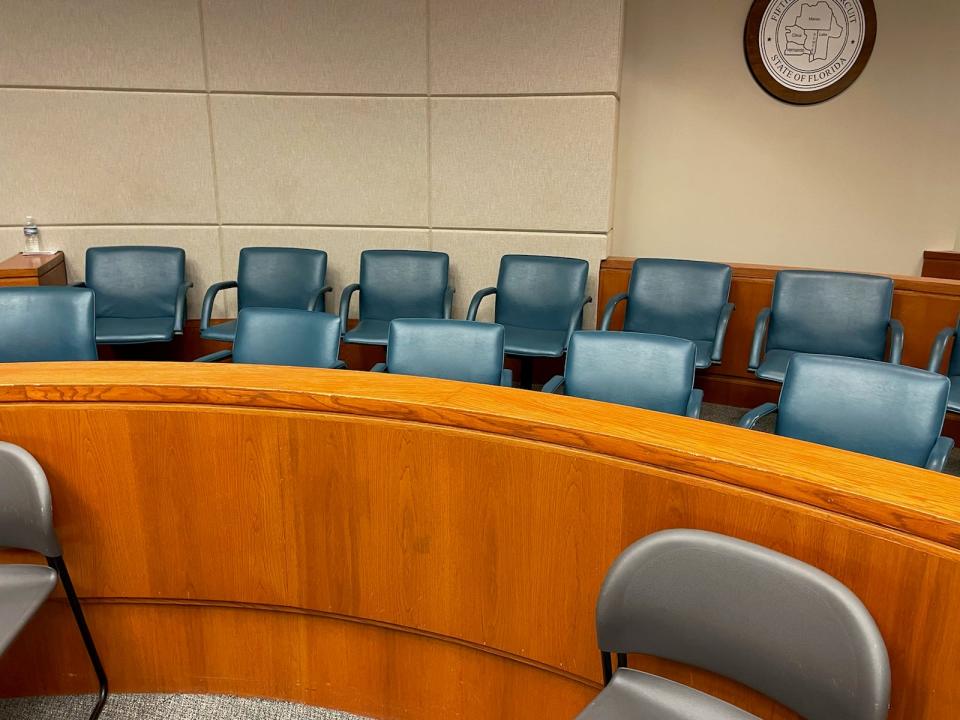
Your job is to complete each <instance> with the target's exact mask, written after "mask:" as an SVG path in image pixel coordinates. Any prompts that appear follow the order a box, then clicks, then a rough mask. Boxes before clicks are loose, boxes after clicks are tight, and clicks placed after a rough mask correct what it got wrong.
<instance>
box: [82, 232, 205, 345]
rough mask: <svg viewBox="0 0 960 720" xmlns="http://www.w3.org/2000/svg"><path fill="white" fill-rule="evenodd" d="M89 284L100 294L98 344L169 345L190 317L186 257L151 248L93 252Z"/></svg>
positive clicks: (168, 249)
mask: <svg viewBox="0 0 960 720" xmlns="http://www.w3.org/2000/svg"><path fill="white" fill-rule="evenodd" d="M86 262H87V272H86V282H85V283H78V284H79V285H80V286H84V285H85V286H86V287H89V288H91V289H92V290H93V291H94V293H96V311H97V342H98V343H105V344H111V345H115V344H136V343H149V342H170V341H171V340H172V339H173V336H174V335H182V334H183V324H184V321H185V319H186V315H187V290H188V289H189V288H191V287H193V283H191V282H188V281H187V280H186V279H185V267H186V253H184V251H183V250H182V249H181V248H175V247H153V246H146V245H144V246H140V245H137V246H117V247H92V248H87V253H86Z"/></svg>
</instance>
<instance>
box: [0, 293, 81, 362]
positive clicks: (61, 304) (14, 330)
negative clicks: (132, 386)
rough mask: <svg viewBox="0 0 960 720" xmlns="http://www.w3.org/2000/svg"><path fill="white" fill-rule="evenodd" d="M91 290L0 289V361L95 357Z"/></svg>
mask: <svg viewBox="0 0 960 720" xmlns="http://www.w3.org/2000/svg"><path fill="white" fill-rule="evenodd" d="M94 322H95V321H94V297H93V290H91V289H90V288H77V287H59V286H54V285H47V286H44V287H5V288H0V362H52V361H61V360H96V359H97V340H96V331H95V326H94Z"/></svg>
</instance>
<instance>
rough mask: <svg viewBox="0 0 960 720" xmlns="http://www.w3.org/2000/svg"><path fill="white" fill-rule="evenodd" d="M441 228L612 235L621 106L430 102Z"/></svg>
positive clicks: (436, 223)
mask: <svg viewBox="0 0 960 720" xmlns="http://www.w3.org/2000/svg"><path fill="white" fill-rule="evenodd" d="M430 123H431V125H430V127H431V158H432V173H431V198H432V220H433V227H440V228H481V229H488V228H489V229H516V230H557V231H565V232H602V233H606V232H607V231H609V229H610V215H611V202H612V194H613V172H614V153H615V150H616V135H617V99H616V98H615V97H613V96H612V95H604V96H590V97H575V96H565V97H544V98H532V97H524V98H519V97H514V98H434V99H433V100H431V118H430Z"/></svg>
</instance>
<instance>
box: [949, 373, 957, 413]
mask: <svg viewBox="0 0 960 720" xmlns="http://www.w3.org/2000/svg"><path fill="white" fill-rule="evenodd" d="M949 379H950V394H949V395H948V396H947V410H952V411H953V412H960V376H957V375H954V376H952V377H951V378H949Z"/></svg>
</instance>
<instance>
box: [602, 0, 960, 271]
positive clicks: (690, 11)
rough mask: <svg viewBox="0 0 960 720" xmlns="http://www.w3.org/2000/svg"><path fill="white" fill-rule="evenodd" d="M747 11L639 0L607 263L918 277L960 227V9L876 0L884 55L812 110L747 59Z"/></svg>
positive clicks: (743, 1) (730, 0)
mask: <svg viewBox="0 0 960 720" xmlns="http://www.w3.org/2000/svg"><path fill="white" fill-rule="evenodd" d="M750 4H751V1H750V0H671V1H670V2H662V1H661V0H627V2H626V23H625V35H624V57H623V78H622V106H621V114H620V140H619V142H620V149H619V157H618V175H617V192H616V211H615V223H614V227H615V230H614V235H613V238H612V248H611V254H615V255H631V256H633V255H651V256H665V257H681V258H702V259H710V260H724V261H731V262H756V263H772V264H785V265H805V266H814V267H826V268H837V269H851V270H868V271H876V272H891V273H903V274H912V273H917V272H918V271H919V267H920V260H921V254H922V252H923V250H925V249H950V248H953V246H954V243H955V241H957V239H958V226H960V50H958V49H960V41H958V33H960V2H957V0H875V5H876V8H877V16H878V34H877V42H876V47H875V49H874V52H873V56H872V58H871V60H870V62H869V64H868V65H867V67H866V69H865V70H864V72H863V74H862V75H861V76H860V78H859V80H857V82H855V83H854V84H853V86H852V87H851V88H849V89H848V90H847V91H846V92H844V93H842V94H841V95H839V96H838V97H836V98H834V99H833V100H830V101H828V102H826V103H823V104H820V105H815V106H811V107H797V106H790V105H786V104H784V103H781V102H779V101H777V100H774V99H773V98H771V97H770V96H768V95H767V94H766V93H765V92H764V91H763V90H761V89H760V87H759V86H758V85H757V84H756V82H755V81H754V80H753V78H752V76H751V75H750V72H749V70H748V69H747V67H746V64H745V61H744V57H743V39H742V38H743V26H744V20H745V19H746V15H747V10H748V8H749V6H750Z"/></svg>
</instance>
